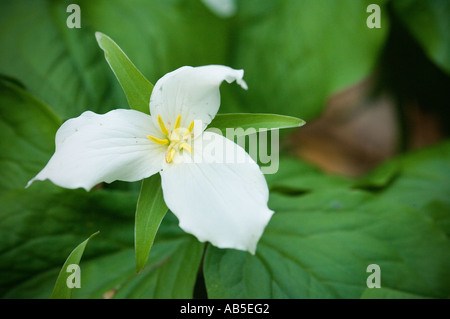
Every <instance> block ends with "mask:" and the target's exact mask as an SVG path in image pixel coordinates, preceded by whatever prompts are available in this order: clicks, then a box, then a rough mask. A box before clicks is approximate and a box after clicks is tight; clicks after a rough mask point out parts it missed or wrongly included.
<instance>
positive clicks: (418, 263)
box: [204, 142, 450, 298]
mask: <svg viewBox="0 0 450 319" xmlns="http://www.w3.org/2000/svg"><path fill="white" fill-rule="evenodd" d="M449 159H450V143H449V142H444V143H441V144H439V145H436V146H435V147H431V148H428V149H424V150H422V151H420V152H415V153H411V154H407V155H404V156H402V157H399V158H397V159H394V160H393V162H394V164H392V165H391V164H389V163H387V164H386V165H388V166H386V167H387V168H383V169H381V170H380V171H379V172H376V173H373V174H371V175H370V177H368V178H367V179H366V181H367V182H368V183H369V184H364V185H365V186H366V185H370V186H372V185H374V186H375V187H367V188H365V189H364V190H359V189H354V187H355V185H358V183H356V184H355V183H352V181H351V180H350V181H347V182H346V183H342V184H341V185H338V184H336V186H335V187H333V186H332V185H333V183H334V182H335V181H330V180H329V179H327V178H323V177H321V176H320V173H318V172H317V171H314V170H313V169H311V168H308V166H306V167H305V166H304V165H301V164H300V163H298V164H295V162H294V160H291V161H290V162H285V163H287V164H288V168H287V169H284V170H281V169H280V172H279V173H280V174H281V176H278V177H277V175H278V174H275V175H274V176H271V178H268V184H269V188H270V189H271V190H272V191H271V195H270V199H269V207H270V208H271V209H273V210H274V211H275V214H274V215H273V217H272V219H271V221H270V223H269V225H268V226H267V228H266V230H265V232H264V235H263V237H262V238H261V240H260V242H259V244H258V247H257V251H256V254H255V255H254V256H252V255H250V254H247V253H243V252H239V251H234V250H220V249H217V248H214V247H208V249H207V252H206V255H205V263H204V272H205V282H206V286H207V290H208V296H209V297H211V298H360V297H361V296H363V297H367V298H369V297H373V298H377V297H380V298H381V297H383V298H384V297H386V298H400V297H406V296H410V297H412V296H419V297H420V298H447V297H448V296H449V295H450V288H449V287H450V285H449V283H450V275H449V274H448V271H447V269H449V267H450V254H449V251H450V236H449V234H450V201H449V199H448V190H449V189H450V185H449V182H448V181H449V177H448V172H450V167H449ZM280 167H282V166H281V165H280ZM393 172H394V174H395V175H396V176H395V178H394V179H392V174H393ZM296 174H297V175H300V174H303V176H304V177H305V178H306V179H307V180H308V179H309V182H305V184H304V185H303V186H302V184H300V186H299V187H298V188H297V189H300V190H302V191H300V192H286V191H285V189H280V188H279V187H278V188H276V189H275V191H273V185H278V186H280V185H282V186H286V185H288V186H291V187H294V186H295V185H294V183H293V182H292V183H291V182H290V181H289V175H292V178H297V181H298V182H300V181H301V176H298V177H296V176H294V175H296ZM330 182H331V183H330ZM357 182H359V181H357ZM308 183H311V184H312V185H313V186H311V187H309V188H308V187H307V186H308V185H307V184H308ZM321 185H322V187H321ZM378 186H380V187H378ZM294 189H295V188H294ZM370 264H378V265H379V266H380V269H381V287H382V288H383V289H385V290H383V291H379V293H378V294H376V293H375V292H373V291H371V292H368V291H367V290H366V289H367V286H366V280H367V278H368V276H369V275H370V273H368V272H367V271H366V269H367V266H368V265H370Z"/></svg>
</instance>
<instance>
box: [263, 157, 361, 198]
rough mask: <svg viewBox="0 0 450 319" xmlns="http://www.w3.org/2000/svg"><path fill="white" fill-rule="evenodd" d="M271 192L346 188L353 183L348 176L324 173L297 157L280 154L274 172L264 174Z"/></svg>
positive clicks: (289, 192)
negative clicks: (276, 169) (276, 168)
mask: <svg viewBox="0 0 450 319" xmlns="http://www.w3.org/2000/svg"><path fill="white" fill-rule="evenodd" d="M265 178H266V180H267V183H268V185H269V189H270V191H271V192H276V193H282V194H291V195H295V194H297V195H298V194H302V193H307V192H311V191H317V190H324V189H336V188H348V187H349V186H351V185H352V184H353V181H352V180H351V179H349V178H345V177H342V176H337V175H331V174H324V173H323V172H321V171H320V170H319V169H318V168H316V167H314V166H313V165H311V164H308V163H305V162H304V161H302V160H301V159H299V158H294V157H287V156H282V157H281V158H280V162H279V169H278V171H277V172H276V174H268V175H265Z"/></svg>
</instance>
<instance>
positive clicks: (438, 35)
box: [392, 0, 450, 73]
mask: <svg viewBox="0 0 450 319" xmlns="http://www.w3.org/2000/svg"><path fill="white" fill-rule="evenodd" d="M392 5H393V8H394V9H395V12H396V14H397V15H398V16H399V17H400V19H401V20H402V21H403V23H404V24H405V26H406V27H407V28H408V29H409V31H410V32H411V33H412V35H413V36H414V37H415V38H416V40H417V41H418V42H419V43H420V44H421V46H422V47H423V49H424V51H425V52H426V53H427V54H428V56H429V57H430V58H431V59H432V60H433V61H434V62H435V63H436V64H437V65H439V66H440V67H441V68H442V69H443V70H445V71H446V72H447V73H450V33H449V32H448V30H450V2H448V1H446V0H429V1H420V0H400V1H393V2H392Z"/></svg>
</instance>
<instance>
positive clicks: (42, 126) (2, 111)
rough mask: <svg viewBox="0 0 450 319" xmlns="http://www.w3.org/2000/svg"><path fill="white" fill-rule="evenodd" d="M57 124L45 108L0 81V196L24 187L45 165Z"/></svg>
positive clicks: (3, 80)
mask: <svg viewBox="0 0 450 319" xmlns="http://www.w3.org/2000/svg"><path fill="white" fill-rule="evenodd" d="M60 125H61V120H60V119H59V118H58V117H57V116H56V115H55V114H54V112H53V111H52V110H51V109H50V108H49V107H48V106H47V105H45V104H44V103H42V102H41V101H39V100H38V99H36V98H35V97H33V96H32V95H31V94H30V93H28V92H26V91H25V90H24V89H22V88H21V87H19V86H17V85H16V84H15V83H13V82H11V81H8V80H5V79H2V78H0V135H1V139H0V171H1V172H2V174H1V179H0V193H1V192H4V191H6V190H10V189H15V188H19V189H20V188H24V187H25V186H26V185H27V182H28V181H29V180H30V179H31V178H32V177H34V175H36V174H37V173H38V172H39V171H40V170H41V169H42V168H43V167H44V166H45V164H46V163H47V161H48V160H49V158H50V156H51V154H52V152H53V151H54V148H55V146H54V145H55V134H56V131H57V130H58V127H59V126H60Z"/></svg>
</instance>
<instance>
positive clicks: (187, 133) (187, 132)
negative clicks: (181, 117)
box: [184, 121, 194, 136]
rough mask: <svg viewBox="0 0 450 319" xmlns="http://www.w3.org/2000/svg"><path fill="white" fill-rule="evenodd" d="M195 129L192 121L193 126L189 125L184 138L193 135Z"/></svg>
mask: <svg viewBox="0 0 450 319" xmlns="http://www.w3.org/2000/svg"><path fill="white" fill-rule="evenodd" d="M193 129H194V121H192V122H191V124H189V127H188V129H187V131H186V132H184V136H188V135H189V134H191V133H192V130H193Z"/></svg>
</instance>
